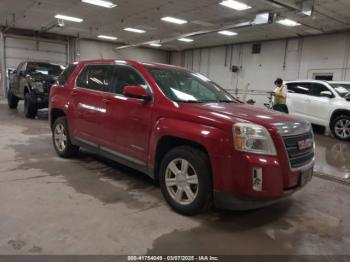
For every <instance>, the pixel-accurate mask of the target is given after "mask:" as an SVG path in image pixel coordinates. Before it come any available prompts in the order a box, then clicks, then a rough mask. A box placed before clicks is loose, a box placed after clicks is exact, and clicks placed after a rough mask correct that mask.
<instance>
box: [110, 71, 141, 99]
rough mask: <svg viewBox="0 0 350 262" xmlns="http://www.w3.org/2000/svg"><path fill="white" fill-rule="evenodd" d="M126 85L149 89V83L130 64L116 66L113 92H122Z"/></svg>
mask: <svg viewBox="0 0 350 262" xmlns="http://www.w3.org/2000/svg"><path fill="white" fill-rule="evenodd" d="M126 86H142V87H144V88H145V89H147V84H146V82H145V80H144V79H143V78H142V77H141V75H140V74H139V73H138V72H137V71H136V70H135V69H133V68H131V67H129V66H114V70H113V81H112V87H111V92H112V93H115V94H122V93H123V89H124V87H126Z"/></svg>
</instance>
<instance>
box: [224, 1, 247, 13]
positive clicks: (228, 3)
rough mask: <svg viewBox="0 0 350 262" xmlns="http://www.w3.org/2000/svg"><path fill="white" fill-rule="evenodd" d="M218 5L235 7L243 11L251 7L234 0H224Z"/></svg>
mask: <svg viewBox="0 0 350 262" xmlns="http://www.w3.org/2000/svg"><path fill="white" fill-rule="evenodd" d="M220 5H223V6H226V7H228V8H232V9H235V10H237V11H243V10H247V9H250V8H252V7H251V6H249V5H246V4H244V3H241V2H238V1H235V0H225V1H222V2H221V3H220Z"/></svg>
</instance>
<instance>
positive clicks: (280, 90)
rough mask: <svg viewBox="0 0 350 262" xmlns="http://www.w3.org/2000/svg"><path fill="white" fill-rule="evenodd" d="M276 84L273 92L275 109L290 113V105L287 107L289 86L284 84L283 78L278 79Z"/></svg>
mask: <svg viewBox="0 0 350 262" xmlns="http://www.w3.org/2000/svg"><path fill="white" fill-rule="evenodd" d="M275 86H276V88H275V90H274V93H273V96H274V103H273V110H275V111H279V112H282V113H287V114H288V107H287V96H288V88H287V86H286V85H284V84H283V80H282V79H281V78H277V79H276V81H275Z"/></svg>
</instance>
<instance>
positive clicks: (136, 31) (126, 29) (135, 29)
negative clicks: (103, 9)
mask: <svg viewBox="0 0 350 262" xmlns="http://www.w3.org/2000/svg"><path fill="white" fill-rule="evenodd" d="M124 31H128V32H133V33H138V34H143V33H146V31H145V30H142V29H137V28H131V27H127V28H124Z"/></svg>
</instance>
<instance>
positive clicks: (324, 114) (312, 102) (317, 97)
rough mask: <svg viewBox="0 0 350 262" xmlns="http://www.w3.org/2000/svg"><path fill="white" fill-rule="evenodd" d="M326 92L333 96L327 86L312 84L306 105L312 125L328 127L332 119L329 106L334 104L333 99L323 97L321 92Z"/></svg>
mask: <svg viewBox="0 0 350 262" xmlns="http://www.w3.org/2000/svg"><path fill="white" fill-rule="evenodd" d="M324 91H329V92H331V93H332V94H333V92H332V91H331V90H330V89H329V88H328V87H327V86H325V85H323V84H319V83H312V84H311V88H310V94H309V96H308V98H307V100H306V103H307V109H308V116H309V118H310V121H311V123H314V124H318V125H324V126H327V125H328V122H329V119H330V116H329V114H330V110H329V108H330V106H329V105H330V103H331V102H332V98H329V97H324V96H322V95H321V92H324Z"/></svg>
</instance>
